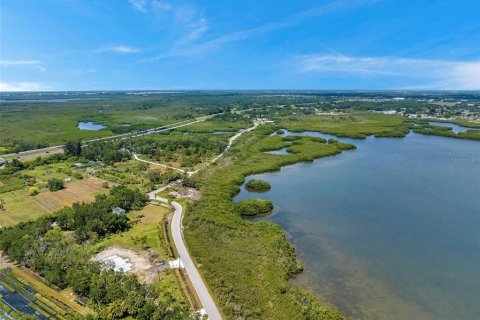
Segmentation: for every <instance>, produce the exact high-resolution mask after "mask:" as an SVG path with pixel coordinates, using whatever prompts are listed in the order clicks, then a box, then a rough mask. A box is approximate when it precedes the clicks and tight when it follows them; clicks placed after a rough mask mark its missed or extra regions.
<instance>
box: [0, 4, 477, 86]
mask: <svg viewBox="0 0 480 320" xmlns="http://www.w3.org/2000/svg"><path fill="white" fill-rule="evenodd" d="M0 18H1V22H0V23H1V31H0V32H1V43H0V44H1V47H0V72H1V73H0V90H3V91H9V90H120V89H139V90H144V89H167V90H170V89H480V1H478V0H462V1H458V0H456V1H422V0H416V1H411V0H337V1H313V0H304V1H283V0H261V1H259V0H255V1H254V0H242V1H220V0H218V1H217V0H211V1H176V0H5V1H2V2H1V17H0Z"/></svg>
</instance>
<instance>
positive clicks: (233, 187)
mask: <svg viewBox="0 0 480 320" xmlns="http://www.w3.org/2000/svg"><path fill="white" fill-rule="evenodd" d="M271 133H272V129H271V128H268V127H259V128H258V129H257V130H255V131H253V132H251V133H246V134H245V135H244V136H242V138H241V139H240V140H239V141H238V142H236V144H235V145H234V147H232V149H231V150H230V151H229V152H228V153H227V154H226V157H225V158H223V159H222V161H220V162H219V163H218V164H217V165H216V166H211V167H210V168H208V169H207V170H205V171H204V172H202V173H200V175H199V176H198V177H197V178H196V179H197V182H198V185H199V188H200V191H201V192H202V198H201V199H200V200H199V201H198V202H195V203H194V204H193V206H191V207H189V209H188V210H187V213H186V215H185V221H184V223H185V237H186V240H187V243H188V246H189V249H190V251H191V253H192V255H193V256H194V257H195V259H196V261H197V263H198V264H199V265H201V267H200V271H201V273H202V274H203V276H204V277H205V279H206V281H207V283H208V284H209V285H210V287H211V288H212V291H213V293H214V295H215V296H216V297H217V299H218V301H219V303H220V306H221V307H222V309H223V311H224V313H225V315H226V318H227V319H237V318H246V319H278V320H281V319H342V318H341V316H339V315H338V314H337V313H336V312H335V311H332V310H331V309H329V308H326V307H324V306H320V305H319V304H318V302H317V301H316V299H315V298H312V297H310V296H309V294H307V293H301V294H299V293H298V291H297V289H294V288H292V287H291V286H290V285H289V283H288V279H289V278H290V277H291V276H292V275H294V274H295V273H297V272H299V271H300V270H301V266H300V264H299V262H298V261H297V260H296V257H295V252H294V248H293V247H292V246H291V245H290V244H289V243H288V242H287V241H286V240H285V234H284V233H283V231H282V229H281V228H280V227H279V226H278V225H275V224H273V223H270V222H266V221H261V222H255V223H254V222H250V221H247V220H245V219H243V218H242V217H241V216H240V215H239V214H238V211H237V205H236V204H235V203H233V201H232V197H233V196H234V195H235V194H237V193H238V192H239V187H240V185H241V184H242V183H243V181H244V179H245V177H246V176H248V175H252V174H257V173H261V172H265V171H272V170H278V169H280V167H281V166H284V165H288V164H293V163H297V162H300V161H312V160H314V159H317V158H320V157H325V156H329V155H334V154H337V153H340V152H342V150H347V149H352V148H354V146H353V145H349V144H343V143H328V144H327V143H324V142H322V141H321V140H319V139H312V138H310V137H299V138H297V139H295V140H294V141H289V140H291V139H284V138H282V137H279V136H270V134H271ZM287 146H289V147H290V148H294V151H295V153H293V154H292V155H290V156H289V157H284V156H282V155H275V154H268V153H265V152H264V151H266V150H272V149H279V148H284V147H287ZM219 244H221V245H219ZM306 297H308V298H306Z"/></svg>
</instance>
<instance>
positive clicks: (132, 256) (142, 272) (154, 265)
mask: <svg viewBox="0 0 480 320" xmlns="http://www.w3.org/2000/svg"><path fill="white" fill-rule="evenodd" d="M111 256H119V257H121V258H122V259H125V260H128V262H129V263H131V264H132V269H131V272H133V273H135V274H136V275H137V276H138V277H139V279H140V280H141V281H144V282H147V283H152V282H153V281H154V280H155V278H157V277H158V274H159V273H160V272H162V271H163V270H165V269H166V268H167V266H166V265H165V264H164V263H163V262H161V261H155V262H152V261H150V259H149V257H148V254H147V252H142V253H137V252H135V251H133V250H130V249H125V248H120V247H110V248H108V249H105V250H103V251H102V252H100V253H98V254H96V255H95V256H94V257H93V258H92V260H93V261H99V260H102V259H105V258H109V257H111Z"/></svg>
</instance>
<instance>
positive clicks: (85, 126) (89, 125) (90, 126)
mask: <svg viewBox="0 0 480 320" xmlns="http://www.w3.org/2000/svg"><path fill="white" fill-rule="evenodd" d="M77 128H78V129H80V130H90V131H97V130H101V129H104V128H106V126H104V125H103V124H100V123H95V122H92V121H81V122H79V123H78V125H77Z"/></svg>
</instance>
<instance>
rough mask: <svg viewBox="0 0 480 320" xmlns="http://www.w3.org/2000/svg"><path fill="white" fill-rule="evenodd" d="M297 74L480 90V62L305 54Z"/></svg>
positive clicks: (296, 63)
mask: <svg viewBox="0 0 480 320" xmlns="http://www.w3.org/2000/svg"><path fill="white" fill-rule="evenodd" d="M292 64H293V68H294V69H295V72H299V73H305V74H316V75H321V74H323V75H337V76H338V75H339V76H350V77H352V76H357V77H363V78H390V79H392V78H395V79H398V80H402V79H404V80H405V82H406V83H409V81H410V83H411V81H414V82H415V83H419V82H420V84H418V85H415V86H414V87H413V86H411V85H409V88H412V89H413V88H415V89H456V90H462V89H463V90H476V89H480V60H476V61H451V60H437V59H431V60H429V59H409V58H397V57H354V56H345V55H340V54H336V55H333V54H318V55H303V56H299V57H296V58H295V59H294V61H293V63H292Z"/></svg>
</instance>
